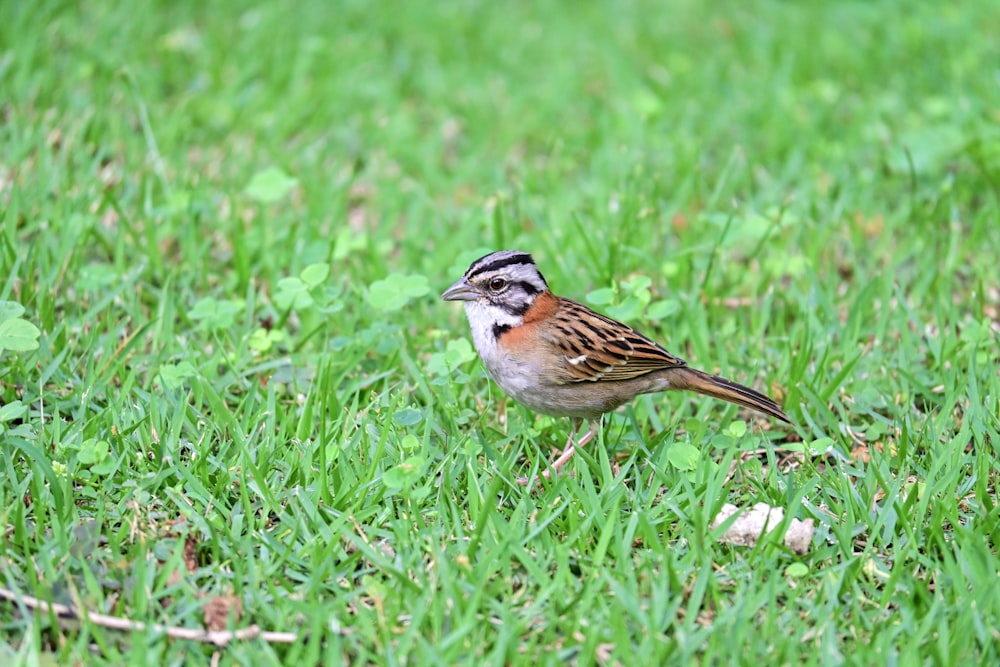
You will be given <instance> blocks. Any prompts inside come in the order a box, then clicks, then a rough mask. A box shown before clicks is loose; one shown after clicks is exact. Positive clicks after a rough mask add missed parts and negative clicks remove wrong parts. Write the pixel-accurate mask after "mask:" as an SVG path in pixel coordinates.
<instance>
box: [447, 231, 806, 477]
mask: <svg viewBox="0 0 1000 667" xmlns="http://www.w3.org/2000/svg"><path fill="white" fill-rule="evenodd" d="M441 298H442V299H444V300H445V301H461V302H463V304H464V305H465V314H466V316H467V317H468V319H469V326H470V328H471V330H472V340H473V342H474V343H475V346H476V351H477V352H478V353H479V358H480V359H481V360H482V362H483V364H484V365H485V366H486V370H487V372H488V373H489V375H490V377H491V378H493V380H494V381H495V382H496V383H497V384H498V385H499V386H500V388H501V389H502V390H503V391H504V392H505V393H506V394H507V395H508V396H510V397H512V398H513V399H514V400H516V401H517V402H518V403H520V404H521V405H524V406H525V407H527V408H528V409H530V410H533V411H535V412H540V413H542V414H545V415H551V416H553V417H569V418H570V419H571V420H572V429H571V430H570V433H569V438H568V439H567V441H566V446H565V448H564V449H563V451H562V453H561V454H560V455H559V456H558V457H556V458H555V459H554V460H553V461H552V462H551V463H550V466H549V469H546V470H545V471H544V472H543V473H542V474H543V476H545V477H546V478H547V477H549V474H550V473H549V470H551V471H553V472H557V471H558V470H559V468H561V467H562V466H564V465H566V462H567V461H569V460H570V459H571V458H572V456H573V454H574V452H575V451H576V449H577V448H580V447H583V446H584V445H586V444H587V443H588V442H590V440H591V439H593V437H594V435H595V434H596V433H597V429H598V428H599V427H600V419H601V416H602V415H604V414H605V413H607V412H611V411H612V410H615V409H616V408H618V407H619V406H621V405H623V404H625V403H627V402H628V401H630V400H632V399H633V398H635V397H636V396H638V395H640V394H649V393H653V392H660V391H669V390H678V389H686V390H688V391H694V392H697V393H699V394H704V395H705V396H711V397H713V398H719V399H722V400H724V401H729V402H730V403H735V404H737V405H742V406H743V407H746V408H751V409H753V410H757V411H759V412H762V413H764V414H766V415H770V416H771V417H774V418H775V419H779V420H781V421H783V422H787V423H791V420H790V419H789V418H788V416H787V415H786V414H785V413H784V412H783V411H782V409H781V408H780V407H779V406H778V404H777V403H775V402H774V401H773V400H771V399H770V398H768V397H767V396H765V395H764V394H761V393H760V392H757V391H754V390H753V389H750V388H749V387H744V386H743V385H741V384H738V383H736V382H733V381H732V380H727V379H726V378H723V377H719V376H718V375H712V374H711V373H706V372H704V371H700V370H698V369H696V368H691V367H690V366H688V365H687V362H685V361H684V360H683V359H681V358H680V357H678V356H676V355H674V354H671V353H670V352H668V351H667V350H666V349H665V348H663V347H662V346H660V345H659V344H657V343H655V342H653V341H652V340H650V339H649V338H647V337H646V336H644V335H642V334H641V333H639V332H638V331H636V330H635V329H633V328H632V327H630V326H628V325H626V324H622V323H621V322H618V321H616V320H613V319H611V318H610V317H605V316H604V315H601V314H599V313H596V312H594V311H593V310H591V309H590V308H588V307H586V306H584V305H582V304H579V303H577V302H575V301H571V300H570V299H566V298H563V297H560V296H556V295H555V294H553V293H552V291H551V290H550V289H549V285H548V283H547V282H546V281H545V278H544V277H543V276H542V273H541V271H539V270H538V267H537V266H536V265H535V261H534V260H533V259H532V257H531V255H530V254H528V253H526V252H521V251H519V250H500V251H498V252H493V253H490V254H488V255H486V256H485V257H481V258H479V259H477V260H476V261H474V262H473V263H472V265H471V266H469V269H468V270H467V271H466V272H465V275H464V276H462V278H461V279H460V280H458V281H457V282H456V283H455V284H454V285H452V286H451V287H449V288H448V289H446V290H445V291H444V293H443V294H442V295H441ZM584 422H586V423H587V432H586V433H585V434H584V435H583V436H582V437H581V438H580V439H579V440H576V434H577V433H578V432H579V431H580V429H581V427H582V425H583V423H584ZM519 481H521V482H523V483H526V480H519Z"/></svg>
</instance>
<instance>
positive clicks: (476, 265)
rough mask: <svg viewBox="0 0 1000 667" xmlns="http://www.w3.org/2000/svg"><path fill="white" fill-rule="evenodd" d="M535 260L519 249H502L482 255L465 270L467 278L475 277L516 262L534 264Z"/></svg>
mask: <svg viewBox="0 0 1000 667" xmlns="http://www.w3.org/2000/svg"><path fill="white" fill-rule="evenodd" d="M534 263H535V260H533V259H532V258H531V255H529V254H528V253H526V252H520V251H518V250H500V251H499V252H491V253H490V254H489V255H485V256H483V257H480V258H479V259H477V260H476V261H474V262H473V263H472V266H470V267H469V270H468V271H466V272H465V277H466V278H473V277H475V276H478V275H479V274H481V273H486V272H487V271H496V270H498V269H502V268H504V267H505V266H512V265H514V264H532V265H534Z"/></svg>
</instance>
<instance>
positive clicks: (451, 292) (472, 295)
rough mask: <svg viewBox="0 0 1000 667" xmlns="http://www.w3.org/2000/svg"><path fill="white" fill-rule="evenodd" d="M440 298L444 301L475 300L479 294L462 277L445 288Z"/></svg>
mask: <svg viewBox="0 0 1000 667" xmlns="http://www.w3.org/2000/svg"><path fill="white" fill-rule="evenodd" d="M441 298H442V299H444V300H445V301H475V300H476V299H478V298H479V294H478V293H477V292H476V290H474V289H472V285H470V284H469V283H468V282H466V280H465V278H462V279H461V280H459V281H458V282H456V283H455V284H454V285H452V286H451V287H449V288H448V289H446V290H445V291H444V294H442V295H441Z"/></svg>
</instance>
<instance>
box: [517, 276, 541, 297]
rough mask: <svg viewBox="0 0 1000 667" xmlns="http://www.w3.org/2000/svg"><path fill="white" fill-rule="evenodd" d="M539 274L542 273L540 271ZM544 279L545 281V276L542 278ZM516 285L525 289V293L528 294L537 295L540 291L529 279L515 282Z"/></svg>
mask: <svg viewBox="0 0 1000 667" xmlns="http://www.w3.org/2000/svg"><path fill="white" fill-rule="evenodd" d="M538 275H542V274H541V273H539V274H538ZM542 280H543V281H544V280H545V278H542ZM514 286H516V287H520V288H521V289H523V290H524V293H525V294H527V295H528V296H535V295H536V294H538V292H539V289H538V288H537V287H535V286H534V285H532V284H531V283H529V282H528V281H527V280H519V281H517V282H516V283H514Z"/></svg>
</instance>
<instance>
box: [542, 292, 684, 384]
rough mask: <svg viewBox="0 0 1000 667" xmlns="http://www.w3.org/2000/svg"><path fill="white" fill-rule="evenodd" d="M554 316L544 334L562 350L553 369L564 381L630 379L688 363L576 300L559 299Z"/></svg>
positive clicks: (633, 330) (629, 328)
mask: <svg viewBox="0 0 1000 667" xmlns="http://www.w3.org/2000/svg"><path fill="white" fill-rule="evenodd" d="M557 318H558V320H559V321H558V324H557V325H556V326H554V327H552V329H551V332H550V333H549V334H548V335H547V338H548V339H549V342H551V343H552V344H553V345H554V346H555V348H556V349H557V350H558V351H559V352H560V353H561V356H562V359H563V362H562V364H561V366H560V367H559V368H557V369H556V370H557V371H558V372H559V373H560V375H561V376H562V381H563V382H596V381H598V380H600V381H604V382H614V381H618V380H630V379H632V378H636V377H640V376H642V375H646V374H648V373H653V372H655V371H659V370H663V369H665V368H678V367H681V366H686V365H687V363H686V362H685V361H684V360H683V359H681V358H679V357H675V356H674V355H672V354H670V353H669V352H667V351H666V350H665V349H663V348H662V347H660V346H659V345H657V344H656V343H654V342H653V341H651V340H649V339H648V338H646V337H645V336H643V335H642V334H640V333H639V332H637V331H636V330H635V329H632V328H631V327H629V326H626V325H624V324H622V323H621V322H617V321H615V320H612V319H611V318H609V317H605V316H604V315H601V314H599V313H595V312H594V311H592V310H591V309H590V308H587V307H586V306H584V305H582V304H579V303H576V302H575V301H570V300H569V299H560V300H559V311H558V312H557ZM597 341H601V344H600V345H597V344H595V343H596V342H597Z"/></svg>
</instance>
